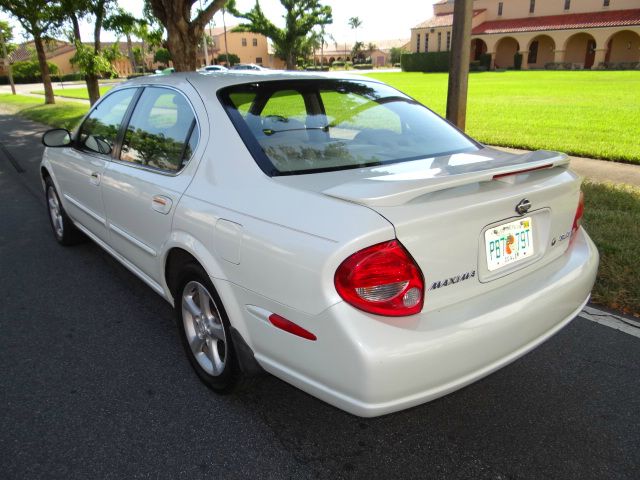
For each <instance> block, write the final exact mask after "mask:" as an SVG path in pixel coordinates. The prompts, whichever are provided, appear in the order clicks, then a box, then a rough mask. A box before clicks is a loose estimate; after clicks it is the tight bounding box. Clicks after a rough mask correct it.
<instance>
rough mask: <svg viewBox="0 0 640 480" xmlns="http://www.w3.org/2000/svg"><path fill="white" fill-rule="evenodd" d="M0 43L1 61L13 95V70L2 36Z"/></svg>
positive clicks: (1, 36)
mask: <svg viewBox="0 0 640 480" xmlns="http://www.w3.org/2000/svg"><path fill="white" fill-rule="evenodd" d="M0 42H1V43H2V59H3V61H4V65H5V67H6V68H7V77H8V78H9V84H10V85H11V93H12V94H13V95H15V94H16V85H15V83H14V82H13V71H12V70H13V69H12V67H11V62H10V61H9V55H7V43H6V42H5V41H4V35H2V34H0Z"/></svg>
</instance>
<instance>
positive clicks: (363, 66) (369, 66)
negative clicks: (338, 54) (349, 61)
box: [353, 63, 373, 70]
mask: <svg viewBox="0 0 640 480" xmlns="http://www.w3.org/2000/svg"><path fill="white" fill-rule="evenodd" d="M353 69H354V70H371V69H373V64H371V63H358V64H356V65H354V66H353Z"/></svg>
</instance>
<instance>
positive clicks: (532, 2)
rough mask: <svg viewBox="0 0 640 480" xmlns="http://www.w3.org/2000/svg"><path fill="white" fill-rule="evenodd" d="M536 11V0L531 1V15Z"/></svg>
mask: <svg viewBox="0 0 640 480" xmlns="http://www.w3.org/2000/svg"><path fill="white" fill-rule="evenodd" d="M535 11H536V0H529V13H534V12H535Z"/></svg>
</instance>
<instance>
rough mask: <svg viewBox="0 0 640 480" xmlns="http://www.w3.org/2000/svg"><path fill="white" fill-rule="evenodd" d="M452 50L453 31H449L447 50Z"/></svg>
mask: <svg viewBox="0 0 640 480" xmlns="http://www.w3.org/2000/svg"><path fill="white" fill-rule="evenodd" d="M449 50H451V32H447V52H448V51H449Z"/></svg>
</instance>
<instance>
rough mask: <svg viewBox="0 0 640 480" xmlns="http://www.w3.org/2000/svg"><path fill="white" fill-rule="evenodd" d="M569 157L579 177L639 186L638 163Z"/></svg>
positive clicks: (639, 171) (509, 150) (496, 147)
mask: <svg viewBox="0 0 640 480" xmlns="http://www.w3.org/2000/svg"><path fill="white" fill-rule="evenodd" d="M491 147H492V148H495V149H496V150H502V151H504V152H511V153H527V152H529V151H530V150H519V149H517V148H509V147H498V146H495V145H491ZM569 158H570V159H571V169H572V170H573V171H574V172H576V173H577V174H578V175H580V176H581V177H584V178H587V179H589V180H594V181H597V182H611V183H626V184H628V185H634V186H636V187H640V165H632V164H629V163H619V162H611V161H608V160H596V159H594V158H584V157H572V156H569Z"/></svg>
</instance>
